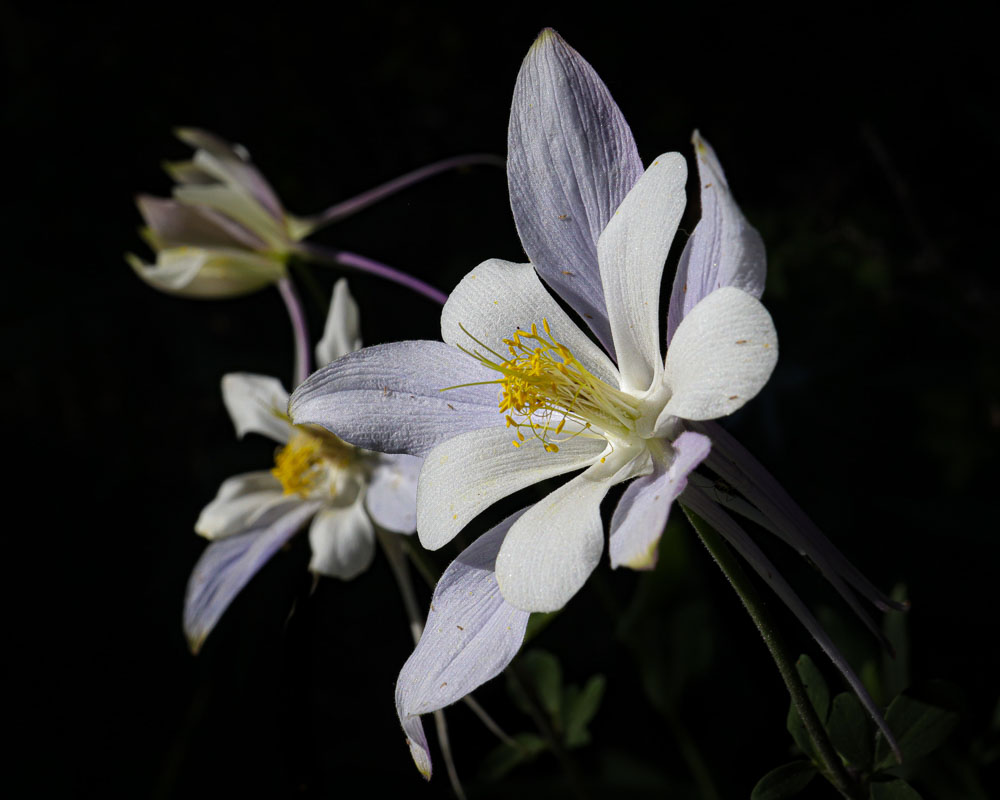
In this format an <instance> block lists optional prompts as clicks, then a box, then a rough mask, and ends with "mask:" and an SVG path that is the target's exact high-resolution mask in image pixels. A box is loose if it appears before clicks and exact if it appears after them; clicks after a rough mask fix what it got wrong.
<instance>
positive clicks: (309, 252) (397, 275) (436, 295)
mask: <svg viewBox="0 0 1000 800" xmlns="http://www.w3.org/2000/svg"><path fill="white" fill-rule="evenodd" d="M295 252H296V254H297V255H299V256H300V257H302V258H303V259H305V260H306V261H310V262H312V263H315V264H325V265H327V266H331V265H336V266H341V267H349V268H351V269H356V270H359V271H360V272H367V273H369V274H371V275H378V276H379V277H380V278H385V279H386V280H389V281H392V282H393V283H398V284H399V285H400V286H405V287H406V288H407V289H411V290H412V291H414V292H416V293H417V294H422V295H423V296H424V297H426V298H428V299H430V300H433V301H434V302H435V303H437V304H438V305H442V306H443V305H444V303H445V301H446V300H447V299H448V295H446V294H445V293H444V292H442V291H441V290H440V289H435V288H434V287H433V286H431V285H430V284H428V283H424V282H423V281H422V280H420V279H419V278H414V277H413V276H412V275H408V274H407V273H405V272H402V271H401V270H398V269H395V268H394V267H390V266H389V265H387V264H383V263H381V262H380V261H375V260H374V259H371V258H367V257H365V256H361V255H358V254H357V253H351V252H349V251H347V250H338V249H335V248H332V247H324V246H323V245H320V244H316V243H314V242H301V243H300V244H299V245H298V247H297V248H296V250H295Z"/></svg>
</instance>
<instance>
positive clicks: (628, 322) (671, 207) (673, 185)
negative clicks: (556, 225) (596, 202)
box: [597, 153, 687, 391]
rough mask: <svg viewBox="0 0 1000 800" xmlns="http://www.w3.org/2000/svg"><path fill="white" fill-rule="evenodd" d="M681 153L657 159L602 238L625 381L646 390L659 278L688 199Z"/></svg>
mask: <svg viewBox="0 0 1000 800" xmlns="http://www.w3.org/2000/svg"><path fill="white" fill-rule="evenodd" d="M686 180H687V164H686V163H685V162H684V157H683V156H682V155H681V154H680V153H665V154H663V155H661V156H660V157H659V158H657V159H656V160H654V161H653V163H652V164H651V165H650V166H649V168H648V169H647V170H646V171H645V172H644V173H643V175H642V177H641V178H639V182H638V183H636V185H635V186H633V187H632V190H631V191H630V192H629V193H628V194H627V195H626V196H625V199H624V200H623V201H622V204H621V205H620V206H618V210H617V211H616V212H615V214H614V216H613V217H612V218H611V221H610V222H608V225H607V227H606V228H605V229H604V232H603V233H602V234H601V238H600V239H599V240H598V242H597V258H598V261H599V262H600V265H601V281H602V283H603V284H604V297H605V298H606V300H607V304H608V320H609V321H610V323H611V335H612V336H613V337H614V340H615V352H616V353H617V355H618V368H619V369H620V370H621V374H622V381H623V383H624V385H625V386H627V387H629V388H630V389H633V390H636V391H645V390H646V389H648V388H649V387H650V386H651V385H652V384H653V380H654V379H655V378H656V377H658V376H657V373H658V372H659V365H660V363H661V362H660V315H659V310H660V279H661V278H662V276H663V264H664V262H665V261H666V259H667V252H668V251H669V250H670V243H671V242H672V241H673V238H674V233H675V232H676V231H677V224H678V223H679V222H680V219H681V215H682V214H683V213H684V205H685V203H686V201H687V198H686V197H685V194H684V182H685V181H686Z"/></svg>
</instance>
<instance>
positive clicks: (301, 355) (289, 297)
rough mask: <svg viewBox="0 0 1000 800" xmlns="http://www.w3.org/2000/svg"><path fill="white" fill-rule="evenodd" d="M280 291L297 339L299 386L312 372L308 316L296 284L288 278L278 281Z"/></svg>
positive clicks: (295, 377)
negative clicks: (303, 308)
mask: <svg viewBox="0 0 1000 800" xmlns="http://www.w3.org/2000/svg"><path fill="white" fill-rule="evenodd" d="M278 291H279V292H280V293H281V299H282V300H284V301H285V308H286V309H288V319H289V321H290V322H291V323H292V336H293V337H294V339H295V376H294V385H295V386H298V385H299V384H300V383H302V382H303V381H304V380H305V379H306V378H308V377H309V373H310V372H312V363H311V362H310V359H309V329H308V328H307V326H306V315H305V313H304V312H303V310H302V301H301V300H300V299H299V293H298V291H296V289H295V284H294V283H292V281H291V279H290V278H288V277H285V278H282V279H281V280H279V281H278Z"/></svg>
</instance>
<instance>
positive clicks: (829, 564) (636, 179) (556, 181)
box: [290, 31, 884, 774]
mask: <svg viewBox="0 0 1000 800" xmlns="http://www.w3.org/2000/svg"><path fill="white" fill-rule="evenodd" d="M694 143H695V149H696V155H697V159H698V170H699V177H700V178H701V181H700V183H701V191H700V194H701V204H702V213H703V216H702V219H701V221H700V222H699V223H698V226H697V228H696V229H695V232H694V234H693V235H692V237H691V238H690V239H689V241H688V243H687V246H686V248H685V250H684V252H683V253H682V255H681V258H680V262H679V265H678V270H677V276H676V279H675V282H674V285H673V291H672V294H671V300H670V310H669V317H668V322H667V330H666V338H667V343H668V348H667V351H666V356H665V358H664V357H663V356H662V355H661V347H660V336H661V332H660V315H659V308H658V306H659V293H660V280H661V274H662V270H663V265H664V261H665V260H666V257H667V253H668V250H669V249H670V245H671V241H672V239H673V235H674V233H675V231H676V229H677V225H678V222H679V220H680V217H681V214H682V211H683V209H684V204H685V194H684V183H685V180H686V176H687V170H686V167H685V162H684V159H683V158H682V157H681V156H680V155H678V154H676V153H669V154H665V155H661V156H659V157H658V158H656V159H654V160H653V162H652V163H651V164H650V166H649V167H648V168H647V169H646V170H645V171H643V169H642V165H641V162H640V160H639V156H638V152H637V150H636V146H635V142H634V140H633V138H632V134H631V132H630V131H629V128H628V126H627V124H626V123H625V121H624V119H623V117H622V115H621V112H620V111H619V110H618V107H617V106H616V105H615V103H614V101H613V100H612V99H611V96H610V94H609V93H608V91H607V88H606V87H605V86H604V84H603V83H602V82H601V81H600V79H599V78H598V76H597V75H596V73H595V72H594V71H593V69H592V68H591V67H590V65H589V64H587V63H586V61H584V60H583V59H582V58H581V57H580V55H579V54H578V53H576V51H574V50H573V49H572V48H570V47H569V46H568V45H567V44H566V43H565V42H564V41H563V40H562V39H561V38H559V37H558V35H556V34H555V33H553V32H552V31H545V32H543V33H542V35H541V36H540V37H539V39H538V40H537V41H536V42H535V44H534V46H533V47H532V49H531V51H530V52H529V53H528V56H527V57H526V58H525V60H524V64H523V65H522V67H521V72H520V74H519V76H518V81H517V86H516V88H515V92H514V100H513V104H512V108H511V117H510V129H509V138H508V145H509V152H508V181H509V185H510V197H511V207H512V210H513V212H514V219H515V222H516V224H517V229H518V232H519V234H520V237H521V241H522V243H523V245H524V249H525V252H526V253H527V255H528V257H529V258H530V260H531V263H530V264H512V263H508V262H504V261H497V260H492V261H487V262H484V263H483V264H480V265H479V266H478V267H477V268H476V269H474V270H473V271H472V272H470V273H469V274H468V275H467V276H466V277H465V278H464V279H463V280H462V281H461V283H460V284H459V285H458V287H457V288H456V289H455V291H454V292H453V294H452V295H451V297H450V298H449V300H448V302H447V304H446V305H445V308H444V311H443V313H442V318H441V330H442V338H443V339H444V342H443V343H439V342H402V343H397V344H390V345H383V346H380V347H375V348H369V349H366V350H361V351H359V352H357V353H353V354H351V355H349V356H347V357H346V358H344V359H341V360H340V361H338V362H337V363H334V364H331V365H330V366H328V367H327V368H326V369H324V370H321V371H319V372H318V373H316V374H314V375H313V376H312V377H311V378H309V379H308V380H307V381H306V382H305V383H304V384H303V385H302V386H300V388H299V389H298V390H297V391H296V392H295V394H294V395H293V397H292V402H291V405H290V414H291V416H292V418H293V419H294V420H296V422H309V423H315V424H320V425H323V426H325V427H328V428H330V429H331V430H333V431H334V432H336V433H337V434H338V435H339V436H342V437H343V438H344V439H345V440H347V441H350V442H353V443H355V444H357V445H359V446H363V447H369V448H373V449H377V450H382V451H386V452H400V453H410V454H413V455H419V456H423V457H425V461H424V465H423V468H422V470H421V473H420V478H419V484H418V492H417V531H418V534H419V536H420V540H421V542H422V543H423V544H424V545H425V546H427V547H429V548H432V549H435V548H438V547H441V546H442V545H444V544H445V543H447V542H448V541H450V540H451V538H452V537H453V536H454V535H455V534H456V533H457V532H458V531H460V530H461V529H462V528H463V527H464V526H465V525H466V524H468V523H469V522H470V521H471V520H472V519H474V518H475V517H476V516H477V515H478V514H479V513H480V512H481V511H483V510H484V509H486V508H487V507H489V506H490V505H492V504H493V503H495V502H496V501H498V500H500V499H501V498H503V497H506V496H507V495H510V494H512V493H514V492H516V491H518V490H520V489H523V488H525V487H527V486H529V485H531V484H534V483H536V482H538V481H541V480H544V479H546V478H550V477H554V476H557V475H560V474H564V473H568V472H572V471H576V470H581V469H582V470H583V471H582V472H581V473H580V474H579V475H577V476H575V477H574V478H572V479H571V480H570V481H568V482H567V483H565V484H564V485H563V486H561V487H560V488H558V489H556V490H555V491H553V492H551V493H550V494H549V495H548V496H547V497H545V498H544V499H543V500H541V501H540V502H538V503H536V504H535V505H534V506H532V507H530V508H528V509H525V510H523V511H522V512H519V513H518V514H516V515H514V516H512V517H510V518H508V519H507V520H505V521H504V522H503V523H501V525H499V526H497V527H496V528H494V529H492V530H491V531H489V532H488V533H487V534H484V536H482V537H480V539H479V540H478V541H477V542H475V543H474V544H473V545H472V546H471V547H469V548H468V549H467V550H466V551H465V552H463V553H462V554H461V555H460V556H459V557H458V558H457V559H456V561H455V562H454V563H453V564H452V565H451V566H450V567H449V568H448V570H447V571H446V572H445V574H444V575H443V576H442V579H441V581H440V582H439V584H438V587H437V589H436V590H435V594H434V598H433V600H432V604H431V612H430V615H429V616H428V620H427V625H426V627H425V632H424V636H423V637H422V639H421V641H420V644H419V645H418V647H417V649H416V651H415V652H414V653H413V655H412V656H411V657H410V659H409V661H408V662H407V663H406V665H405V666H404V667H403V670H402V672H401V674H400V677H399V681H398V682H397V687H396V704H397V709H398V711H399V714H400V719H401V721H402V723H403V727H404V730H405V731H406V734H407V737H408V742H409V745H410V749H411V752H412V754H413V756H414V759H415V761H416V762H417V765H418V767H420V769H421V771H422V772H424V773H425V774H429V771H430V760H429V757H428V753H427V746H426V741H425V739H424V737H423V731H422V728H421V726H420V723H419V718H418V717H419V715H420V714H423V713H426V712H428V711H431V710H433V709H435V708H440V707H442V706H443V705H446V704H448V703H451V702H454V701H455V700H457V699H458V698H460V697H462V696H463V695H464V694H466V693H467V692H469V691H471V690H472V689H474V688H475V687H476V686H477V685H479V684H480V683H482V682H483V681H485V680H487V679H488V678H490V677H492V676H493V675H495V674H497V672H499V671H500V670H501V669H503V668H504V667H505V666H506V664H507V663H509V661H510V659H511V658H512V657H513V656H514V654H515V653H516V652H517V649H518V648H519V646H520V644H521V641H522V639H523V634H524V626H525V624H526V622H527V617H528V612H532V611H549V610H553V609H557V608H560V607H561V606H562V605H563V604H564V603H565V602H566V601H567V600H568V599H569V598H570V597H572V595H573V594H574V593H575V592H576V591H577V590H578V589H579V588H580V587H581V586H582V584H583V583H584V581H585V580H586V579H587V577H588V575H589V574H590V573H591V571H592V570H593V569H594V568H595V566H596V565H597V563H598V561H599V558H600V554H601V552H602V550H603V546H604V526H603V524H602V522H601V516H600V504H601V501H602V500H603V499H604V497H605V496H606V494H607V493H608V490H609V489H610V488H611V487H612V486H614V485H615V484H617V483H621V482H624V481H630V480H631V481H632V482H631V483H630V485H629V486H628V487H627V488H626V490H625V492H624V494H623V495H622V498H621V500H620V502H619V504H618V506H617V508H616V509H615V512H614V514H613V516H612V519H611V533H610V540H609V551H610V556H611V563H612V566H619V565H625V566H630V567H634V568H640V569H641V568H649V567H651V566H652V565H653V564H654V562H655V556H656V545H657V542H658V540H659V538H660V535H661V533H662V531H663V527H664V525H665V523H666V521H667V516H668V513H669V510H670V506H671V504H672V502H673V500H674V499H675V498H678V497H680V496H682V494H683V497H682V502H684V503H685V504H686V505H688V506H689V507H690V508H692V509H693V510H694V511H695V512H696V513H698V514H700V515H701V516H704V517H706V519H709V521H710V522H711V523H712V524H713V525H714V526H716V527H717V528H718V529H719V531H720V532H721V533H723V534H724V535H725V536H726V537H727V539H729V541H730V542H731V543H732V544H733V546H734V547H736V549H737V550H739V552H741V553H742V554H743V555H744V556H745V557H747V558H748V560H749V561H750V563H751V565H752V566H753V567H754V568H755V569H756V570H757V571H758V572H759V573H760V574H761V575H762V576H763V577H764V579H765V580H767V581H768V583H770V585H771V586H772V587H773V588H774V589H775V591H777V592H778V593H779V595H780V596H781V597H782V598H783V599H784V600H785V601H786V602H787V603H789V605H790V606H791V607H792V608H793V610H794V611H795V613H796V614H797V615H798V616H799V617H800V619H801V620H802V621H803V622H804V624H806V625H807V627H808V628H809V630H810V632H812V633H813V635H814V636H816V638H817V639H818V640H819V642H820V644H821V646H823V647H824V649H825V650H826V651H827V652H828V653H830V654H831V657H832V658H833V659H834V661H835V662H836V663H837V665H838V667H839V668H840V669H841V670H842V671H844V672H845V675H847V676H848V679H849V680H851V682H852V685H854V686H855V688H856V690H858V691H859V692H860V693H861V694H862V695H863V696H862V699H863V700H866V702H867V703H868V705H869V708H870V709H874V706H873V704H871V701H870V699H868V698H867V695H864V694H863V693H864V690H863V688H861V686H860V683H859V682H858V681H857V678H856V677H855V676H854V675H853V673H852V672H851V671H850V668H849V667H848V666H847V665H846V663H845V662H844V661H843V659H842V658H840V657H839V654H837V653H836V650H835V648H833V645H832V643H830V641H829V639H828V637H826V635H825V633H823V631H822V629H821V628H820V627H819V626H818V624H816V622H815V620H814V619H813V618H812V616H811V614H810V613H809V611H808V610H807V609H806V608H805V607H804V606H803V605H802V604H801V602H800V601H798V598H797V597H795V595H794V593H793V592H792V591H791V590H790V588H789V587H788V586H787V584H785V583H784V582H783V580H782V579H781V577H780V575H778V574H777V572H776V570H774V569H773V567H771V565H770V564H769V562H767V560H766V558H765V557H764V556H763V554H762V553H761V552H760V551H759V550H758V549H756V545H755V544H754V543H753V542H752V541H751V540H749V538H748V537H746V536H745V534H743V531H742V529H740V528H739V526H738V525H736V524H735V523H734V522H733V521H732V519H731V518H730V517H729V516H728V514H727V513H726V512H725V511H724V510H723V509H721V508H719V507H718V506H717V505H716V502H714V501H712V500H711V499H710V498H709V495H708V494H707V492H706V491H704V490H703V489H702V488H700V486H705V485H706V484H705V482H704V479H701V480H699V476H698V475H697V474H696V473H693V472H692V471H693V470H694V469H695V468H696V467H697V466H698V465H699V464H700V463H702V462H705V463H706V465H707V466H709V467H710V468H711V469H713V470H714V471H716V472H717V473H719V474H720V475H722V477H724V478H725V479H726V480H727V481H728V482H729V483H730V484H731V485H733V486H734V487H735V488H737V489H738V490H739V491H740V492H742V493H743V494H744V495H745V496H746V497H747V499H749V500H750V503H748V502H746V500H743V499H742V498H736V497H734V498H732V499H727V500H726V501H725V502H726V504H727V505H730V506H731V507H732V508H733V510H736V511H738V512H739V513H742V514H744V515H745V516H748V517H750V518H751V519H754V520H755V521H757V522H759V523H760V524H762V525H763V526H764V527H766V528H768V529H770V530H772V531H774V532H775V533H777V534H778V535H779V536H782V537H783V538H785V539H786V541H788V542H789V543H790V544H792V545H793V546H795V547H796V548H797V549H799V550H800V551H801V552H803V553H806V554H808V555H809V556H810V558H812V559H813V560H814V561H815V562H816V563H817V565H818V566H819V567H820V569H822V570H823V571H824V573H825V574H826V575H827V576H828V577H829V578H830V580H831V581H832V582H833V583H834V585H835V586H836V587H837V588H838V590H839V591H841V593H842V594H844V595H845V597H848V599H849V601H851V602H852V605H854V607H855V608H857V601H856V599H855V598H854V597H853V595H852V594H851V593H850V589H848V588H847V586H846V585H845V581H846V582H847V583H850V584H851V585H853V586H854V587H855V588H857V589H859V590H860V591H862V592H863V593H864V594H866V595H867V596H869V597H872V598H873V599H876V600H877V601H878V602H882V603H884V597H883V596H882V595H880V594H878V593H877V592H876V591H875V590H874V589H873V588H872V587H871V586H870V585H869V584H868V583H867V582H866V581H864V579H863V578H862V577H861V576H859V575H858V574H857V572H856V570H853V568H852V567H850V565H849V564H847V562H846V560H845V559H844V558H843V557H842V556H840V554H839V553H837V552H836V551H835V550H834V549H833V548H832V546H831V545H830V544H829V543H828V542H826V540H825V539H824V538H823V537H822V534H819V532H818V531H815V530H814V526H813V527H809V526H808V525H805V524H803V523H802V520H801V516H802V515H801V512H799V511H798V509H797V507H796V506H795V505H794V503H792V502H791V500H789V499H787V496H786V495H784V494H783V493H782V492H781V491H780V487H779V488H775V486H773V485H772V484H773V479H770V476H767V475H766V473H764V472H763V471H762V469H761V468H760V467H759V466H758V465H756V463H755V462H753V461H752V459H751V457H749V456H748V455H747V454H745V451H742V449H741V448H740V447H739V445H737V444H736V443H735V442H734V441H733V440H732V439H731V437H728V436H727V435H726V434H724V432H722V431H721V429H717V428H714V427H711V423H708V422H706V421H707V420H712V419H715V418H718V417H722V416H725V415H727V414H730V413H732V412H733V411H735V410H736V409H738V408H740V407H741V406H742V405H743V404H744V403H746V402H747V401H748V400H749V399H751V398H752V397H753V396H754V395H755V394H757V392H758V391H760V389H761V387H762V386H763V385H764V384H765V382H766V381H767V379H768V377H769V376H770V374H771V371H772V370H773V369H774V366H775V362H776V360H777V338H776V335H775V331H774V327H773V325H772V322H771V319H770V316H769V315H768V313H767V311H766V310H765V309H764V307H763V306H762V305H761V304H760V302H759V301H758V300H757V298H758V297H759V296H760V294H761V293H762V291H763V287H764V276H765V261H764V248H763V244H762V242H761V239H760V236H759V235H758V234H757V232H756V231H755V230H754V229H753V228H752V227H750V225H749V224H748V223H747V221H746V220H745V218H744V217H743V215H742V214H741V213H740V211H739V209H738V207H737V206H736V204H735V203H734V201H733V198H732V196H731V194H730V192H729V187H728V185H727V183H726V180H725V176H724V174H723V172H722V169H721V167H720V166H719V163H718V160H717V159H716V157H715V154H714V152H713V151H712V149H711V148H710V147H709V146H708V144H707V143H706V142H704V141H703V140H702V139H701V138H700V137H699V136H698V135H697V134H695V137H694ZM540 278H541V279H540ZM543 280H544V281H545V283H547V284H548V286H549V287H550V288H551V289H553V290H554V291H555V292H557V293H558V294H559V296H560V297H561V298H562V300H563V301H565V302H566V303H567V304H568V305H569V306H570V307H571V308H572V309H573V310H575V311H576V312H577V313H578V314H579V315H580V316H581V317H582V318H583V320H585V321H586V324H587V325H588V326H589V327H590V329H591V332H592V333H593V334H594V336H595V337H596V338H597V340H598V341H599V342H600V343H601V344H602V345H603V348H604V349H602V348H601V347H599V346H598V345H597V344H595V343H594V341H593V340H592V339H591V338H590V337H589V336H588V335H587V334H586V333H584V332H583V331H582V330H581V329H580V327H579V326H578V325H577V324H576V322H574V321H573V319H571V318H570V316H569V315H568V314H567V313H566V312H564V311H563V309H562V307H561V306H560V305H559V304H558V303H557V302H556V300H555V299H554V298H553V297H552V296H551V295H550V294H549V293H548V291H547V290H546V289H545V287H544V286H543V284H542V281H543ZM498 401H499V402H498ZM498 406H499V407H498ZM717 437H718V442H721V443H722V448H721V453H720V455H719V456H718V457H717V458H716V459H715V460H714V461H713V455H714V454H713V453H712V449H713V445H714V444H716V442H717ZM689 478H690V482H689ZM633 479H635V480H633ZM768 481H770V482H768ZM707 485H708V486H710V485H711V481H708V484H707ZM720 502H722V500H720ZM751 503H752V504H753V505H751ZM498 589H499V590H498ZM874 713H876V714H877V711H876V712H874Z"/></svg>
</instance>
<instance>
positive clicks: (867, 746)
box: [826, 692, 874, 769]
mask: <svg viewBox="0 0 1000 800" xmlns="http://www.w3.org/2000/svg"><path fill="white" fill-rule="evenodd" d="M826 729H827V731H828V732H829V734H830V740H831V741H832V742H833V746H834V747H835V748H836V749H837V752H838V753H840V754H841V755H842V756H843V757H844V758H846V759H847V761H848V763H849V764H851V765H852V766H854V767H857V768H858V769H867V768H868V767H869V766H870V765H871V760H872V750H873V749H874V736H873V734H872V729H871V726H870V725H869V722H868V714H867V712H866V711H865V710H864V708H863V707H862V706H861V701H859V700H858V698H857V697H855V696H854V695H853V694H852V693H850V692H842V693H841V694H838V695H837V696H836V697H834V698H833V707H832V708H831V709H830V718H829V719H828V720H827V722H826Z"/></svg>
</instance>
